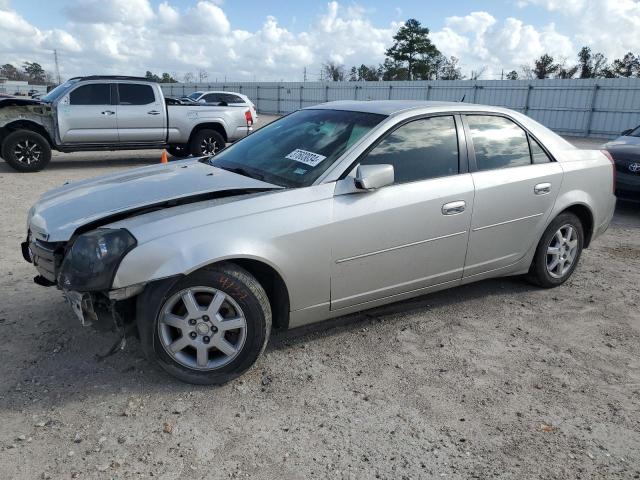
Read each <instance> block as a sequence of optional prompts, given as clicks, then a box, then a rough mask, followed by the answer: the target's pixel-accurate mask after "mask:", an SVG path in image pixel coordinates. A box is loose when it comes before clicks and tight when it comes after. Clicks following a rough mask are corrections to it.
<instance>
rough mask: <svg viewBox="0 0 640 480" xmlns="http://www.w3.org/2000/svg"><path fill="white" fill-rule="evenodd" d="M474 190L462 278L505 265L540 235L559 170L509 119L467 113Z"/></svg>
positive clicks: (514, 260)
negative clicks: (469, 231)
mask: <svg viewBox="0 0 640 480" xmlns="http://www.w3.org/2000/svg"><path fill="white" fill-rule="evenodd" d="M465 123H466V125H465V128H466V131H467V134H468V135H467V138H469V142H468V143H469V152H470V168H471V170H472V177H473V182H474V184H475V189H476V194H475V202H474V208H473V219H472V222H471V234H470V238H469V251H468V253H467V260H466V265H465V270H464V276H465V277H468V276H472V275H476V274H480V273H484V272H488V271H491V270H496V269H500V268H503V267H507V266H509V265H511V264H513V263H515V262H517V261H518V260H520V259H521V258H522V257H523V256H524V255H525V254H526V253H527V252H528V251H529V249H530V248H531V247H532V246H534V245H535V244H536V243H537V242H538V239H539V237H540V234H541V232H542V229H543V227H544V225H545V224H546V221H547V218H548V217H549V215H550V213H551V209H552V208H553V205H554V203H555V199H556V197H557V195H558V192H559V189H560V184H561V182H562V168H561V167H560V165H559V164H558V163H557V162H555V161H552V158H551V157H550V156H549V155H548V154H547V152H546V151H545V150H544V148H542V146H541V145H540V144H539V143H538V142H537V141H536V139H535V138H533V137H532V136H531V135H530V134H528V133H527V132H526V131H525V130H524V129H523V128H522V127H520V126H519V125H518V124H516V123H515V122H514V121H513V120H512V119H510V118H507V117H505V116H500V115H490V114H486V115H485V114H477V115H476V114H473V115H472V114H468V115H466V117H465Z"/></svg>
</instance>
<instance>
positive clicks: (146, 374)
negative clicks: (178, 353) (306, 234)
mask: <svg viewBox="0 0 640 480" xmlns="http://www.w3.org/2000/svg"><path fill="white" fill-rule="evenodd" d="M535 288H536V287H533V286H531V285H529V284H528V283H526V282H524V281H523V280H521V279H519V278H501V279H493V280H486V281H482V282H478V283H474V284H470V285H465V286H461V287H457V288H453V289H449V290H444V291H441V292H436V293H431V294H428V295H424V296H421V297H417V298H414V299H410V300H406V301H402V302H397V303H393V304H390V305H386V306H383V307H378V308H374V309H370V310H366V311H363V312H360V313H356V314H352V315H347V316H344V317H339V318H336V319H333V320H328V321H325V322H320V323H317V324H313V325H309V326H305V327H300V328H296V329H292V330H288V331H283V332H276V333H274V335H272V337H271V340H270V342H269V345H268V346H267V351H271V352H274V351H279V350H286V349H288V348H291V347H292V346H295V345H299V344H302V343H304V342H313V341H317V340H319V339H321V338H325V337H329V336H332V335H340V334H342V333H344V332H345V331H347V332H349V331H352V330H356V329H359V328H362V324H363V323H364V322H368V321H371V320H372V319H377V320H381V321H399V319H398V318H394V316H396V315H397V314H403V313H408V312H417V313H420V311H427V309H429V308H431V307H442V306H446V305H451V304H454V303H462V304H464V303H466V302H470V301H472V300H474V299H477V298H480V297H502V296H514V298H515V297H517V296H518V295H519V294H520V293H525V292H529V291H531V290H533V289H535ZM65 307H66V306H65ZM70 315H71V314H70ZM67 332H68V337H70V340H69V342H70V343H73V344H74V345H73V348H72V351H70V352H66V353H65V355H64V356H63V357H58V359H57V360H56V365H54V364H50V363H49V361H48V359H45V358H40V359H38V360H36V361H33V362H30V363H29V364H28V365H27V366H25V368H24V369H23V370H21V371H20V379H21V380H19V382H20V383H21V386H20V388H19V389H16V390H19V391H20V392H21V393H19V394H18V393H16V392H14V388H13V387H11V386H9V385H7V388H8V389H10V390H9V391H7V392H6V395H5V397H4V398H5V402H6V405H7V407H8V408H10V409H14V410H20V409H23V408H24V404H22V402H21V398H22V397H21V396H22V395H24V394H25V393H27V391H28V390H30V389H33V391H32V392H30V393H29V396H32V397H34V398H35V397H37V398H38V399H39V402H38V404H39V405H40V407H42V408H52V407H56V406H59V405H61V404H65V403H67V402H69V401H77V400H78V398H79V397H82V396H86V395H91V396H93V395H103V394H104V392H105V391H127V392H129V393H131V394H132V395H135V394H142V393H145V394H148V393H151V392H154V391H165V392H175V393H181V392H189V391H193V390H195V389H207V388H208V389H212V391H215V387H198V386H194V385H188V384H184V383H181V382H179V381H178V380H176V379H173V378H171V377H170V376H168V375H167V374H166V373H164V372H163V371H162V370H161V369H160V368H159V367H158V366H157V365H156V364H155V363H153V362H150V361H148V360H147V359H146V358H145V357H144V355H143V354H142V351H141V348H140V344H139V342H138V341H137V339H136V338H130V339H129V340H128V342H127V347H126V349H125V350H123V351H121V352H118V353H117V354H115V355H113V356H110V357H107V358H105V359H103V360H100V359H99V358H98V356H97V355H96V353H97V352H100V353H104V352H106V351H107V350H108V349H109V347H110V346H111V345H112V344H113V342H115V341H116V340H117V337H116V335H115V334H108V335H107V334H102V333H99V332H95V331H90V330H78V328H77V327H74V326H70V327H69V328H68V329H67ZM67 332H65V333H67ZM25 341H28V340H27V339H25ZM27 347H28V346H27V345H25V348H27ZM255 370H256V369H254V370H253V375H259V372H258V373H255ZM248 375H252V373H251V372H250V373H249V374H248ZM245 380H246V377H245ZM248 381H251V380H248ZM232 384H233V382H232ZM25 385H26V387H25ZM34 385H35V386H34ZM56 385H65V386H66V387H65V388H64V389H63V390H61V389H59V388H56ZM49 391H51V392H54V391H55V392H56V395H55V396H54V395H53V394H51V393H47V392H49Z"/></svg>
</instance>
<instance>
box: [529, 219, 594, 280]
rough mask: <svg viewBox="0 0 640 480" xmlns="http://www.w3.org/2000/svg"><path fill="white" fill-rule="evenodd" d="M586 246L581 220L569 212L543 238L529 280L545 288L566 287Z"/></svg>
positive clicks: (546, 231) (554, 223) (549, 228)
mask: <svg viewBox="0 0 640 480" xmlns="http://www.w3.org/2000/svg"><path fill="white" fill-rule="evenodd" d="M583 245H584V230H583V228H582V222H580V219H579V218H578V217H577V216H575V215H574V214H573V213H569V212H567V213H562V214H560V215H558V217H556V219H555V220H553V221H552V222H551V223H550V224H549V226H548V227H547V229H546V230H545V232H544V234H543V235H542V238H541V239H540V243H539V244H538V247H537V249H536V253H535V256H534V258H533V262H532V263H531V268H530V269H529V274H528V275H527V278H528V279H529V281H531V282H532V283H534V284H536V285H538V286H540V287H544V288H552V287H557V286H558V285H562V284H563V283H564V282H566V281H567V280H568V279H569V277H570V276H571V274H572V273H573V271H574V270H575V269H576V266H577V265H578V261H579V260H580V255H581V253H582V246H583Z"/></svg>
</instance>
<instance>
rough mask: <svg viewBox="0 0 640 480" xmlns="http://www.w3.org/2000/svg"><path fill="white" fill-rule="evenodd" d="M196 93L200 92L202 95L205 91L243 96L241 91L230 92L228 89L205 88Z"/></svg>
mask: <svg viewBox="0 0 640 480" xmlns="http://www.w3.org/2000/svg"><path fill="white" fill-rule="evenodd" d="M196 93H202V94H203V95H206V94H207V93H230V94H231V95H238V96H241V97H244V96H245V95H243V94H242V93H239V92H232V91H229V90H207V91H204V90H203V91H202V92H196Z"/></svg>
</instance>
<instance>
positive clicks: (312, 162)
mask: <svg viewBox="0 0 640 480" xmlns="http://www.w3.org/2000/svg"><path fill="white" fill-rule="evenodd" d="M285 158H288V159H289V160H295V161H296V162H300V163H304V164H305V165H309V166H310V167H315V166H317V165H318V164H319V163H320V162H321V161H323V160H324V159H325V158H327V157H325V156H324V155H320V154H318V153H313V152H308V151H306V150H301V149H299V148H296V149H295V150H294V151H293V152H291V153H290V154H289V155H287V156H286V157H285Z"/></svg>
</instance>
